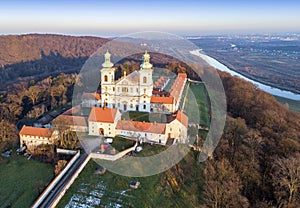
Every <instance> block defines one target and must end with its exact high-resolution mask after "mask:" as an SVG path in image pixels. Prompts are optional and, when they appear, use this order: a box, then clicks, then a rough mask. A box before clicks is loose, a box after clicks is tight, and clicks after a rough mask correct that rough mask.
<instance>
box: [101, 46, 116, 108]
mask: <svg viewBox="0 0 300 208" xmlns="http://www.w3.org/2000/svg"><path fill="white" fill-rule="evenodd" d="M110 57H111V54H110V53H109V52H108V51H106V53H105V55H104V58H105V60H104V63H103V64H102V69H101V70H100V74H101V102H102V106H106V107H112V105H113V104H114V91H115V86H114V85H115V68H114V67H113V66H114V64H113V63H112V62H111V61H110Z"/></svg>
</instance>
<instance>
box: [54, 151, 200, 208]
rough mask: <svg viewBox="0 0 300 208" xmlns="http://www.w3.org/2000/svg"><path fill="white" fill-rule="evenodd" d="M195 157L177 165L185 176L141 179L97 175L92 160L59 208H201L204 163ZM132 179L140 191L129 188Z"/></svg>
mask: <svg viewBox="0 0 300 208" xmlns="http://www.w3.org/2000/svg"><path fill="white" fill-rule="evenodd" d="M195 154H196V153H195V152H190V154H188V155H187V156H186V157H185V158H184V159H183V160H182V161H181V162H180V163H179V164H178V166H177V168H176V170H182V172H181V171H179V172H180V174H182V176H179V175H178V172H177V171H175V170H172V171H166V172H163V173H160V174H157V175H153V176H148V177H140V178H133V177H125V176H121V175H117V174H114V173H112V172H109V171H106V173H105V174H104V175H97V174H95V173H94V172H95V170H96V168H97V167H98V164H97V163H96V162H94V161H93V160H91V161H90V162H89V163H88V164H87V165H86V167H85V168H84V169H83V171H82V172H81V174H80V175H79V177H78V178H77V179H76V180H75V182H74V183H73V185H72V186H71V187H70V189H69V190H68V191H67V193H66V194H65V196H64V197H63V198H62V200H61V201H60V203H59V204H58V206H57V207H66V206H67V205H68V207H137V208H143V207H180V208H181V207H199V206H200V203H201V194H199V193H201V190H202V186H203V180H204V179H203V174H202V170H203V164H201V163H199V162H198V161H197V156H196V155H195ZM179 178H180V179H179ZM181 179H182V180H181ZM132 180H137V181H139V182H140V187H139V188H138V189H131V188H129V183H130V181H132ZM180 181H181V182H180ZM177 182H178V183H177ZM118 205H121V206H118Z"/></svg>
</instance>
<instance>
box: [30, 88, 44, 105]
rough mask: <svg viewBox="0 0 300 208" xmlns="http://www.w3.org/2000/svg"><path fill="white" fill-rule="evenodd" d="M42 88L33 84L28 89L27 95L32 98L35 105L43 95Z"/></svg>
mask: <svg viewBox="0 0 300 208" xmlns="http://www.w3.org/2000/svg"><path fill="white" fill-rule="evenodd" d="M41 92H42V90H41V88H40V86H37V85H35V86H31V87H30V88H29V89H28V91H27V96H28V97H29V99H30V100H31V102H32V104H33V105H35V104H36V103H37V102H38V99H39V97H40V95H41Z"/></svg>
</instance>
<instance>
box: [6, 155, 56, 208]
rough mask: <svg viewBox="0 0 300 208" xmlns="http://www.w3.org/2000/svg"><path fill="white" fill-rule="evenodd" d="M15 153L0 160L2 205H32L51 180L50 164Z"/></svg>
mask: <svg viewBox="0 0 300 208" xmlns="http://www.w3.org/2000/svg"><path fill="white" fill-rule="evenodd" d="M14 154H15V153H13V155H12V156H11V157H10V158H5V159H3V160H2V161H0V207H1V208H2V207H3V208H4V207H22V208H23V207H30V205H31V204H32V203H33V202H34V200H35V199H36V198H37V197H38V196H39V194H40V192H41V191H42V190H43V189H44V188H45V186H46V185H47V184H48V183H49V182H50V181H51V179H52V177H53V171H52V167H51V165H50V164H45V163H41V162H38V161H34V160H27V158H25V157H22V156H17V155H14Z"/></svg>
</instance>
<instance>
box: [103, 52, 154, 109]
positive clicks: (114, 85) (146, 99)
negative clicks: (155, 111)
mask: <svg viewBox="0 0 300 208" xmlns="http://www.w3.org/2000/svg"><path fill="white" fill-rule="evenodd" d="M110 56H111V55H110V54H109V53H108V52H106V54H105V62H104V63H103V64H102V67H103V68H102V69H101V105H102V106H105V107H107V108H118V109H120V110H121V111H141V112H150V100H151V96H152V90H153V80H152V74H153V68H152V64H151V63H150V55H149V54H148V53H147V52H146V53H145V54H144V55H143V63H142V64H141V66H140V70H138V71H134V72H132V73H131V74H129V75H127V76H126V74H125V75H124V76H123V77H122V78H120V79H118V80H116V81H115V68H114V67H113V63H111V61H110Z"/></svg>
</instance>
